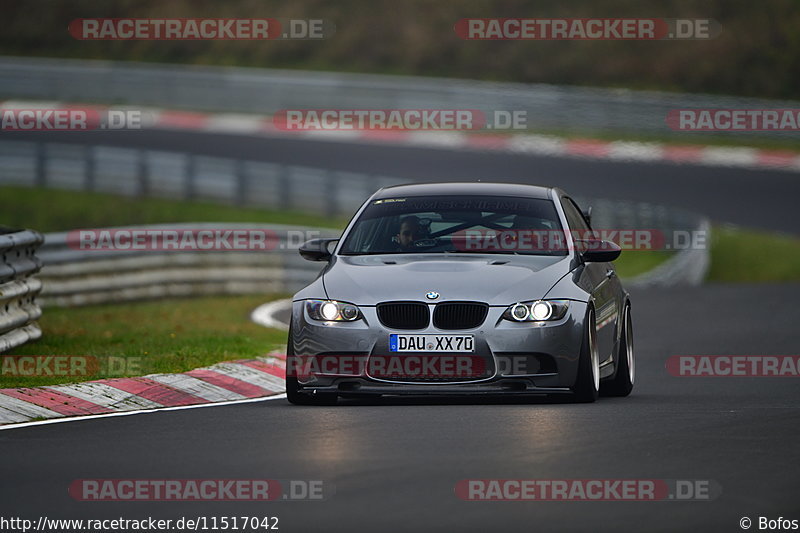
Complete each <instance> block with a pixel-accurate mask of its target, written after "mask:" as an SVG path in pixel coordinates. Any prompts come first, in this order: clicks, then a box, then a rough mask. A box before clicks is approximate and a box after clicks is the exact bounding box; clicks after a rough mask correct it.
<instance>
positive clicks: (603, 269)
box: [561, 196, 620, 362]
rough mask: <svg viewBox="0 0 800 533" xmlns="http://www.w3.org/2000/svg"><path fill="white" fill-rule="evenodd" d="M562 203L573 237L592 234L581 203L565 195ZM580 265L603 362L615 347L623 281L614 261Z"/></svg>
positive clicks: (582, 281)
mask: <svg viewBox="0 0 800 533" xmlns="http://www.w3.org/2000/svg"><path fill="white" fill-rule="evenodd" d="M561 206H562V208H563V209H564V215H565V216H566V218H567V223H568V224H569V226H570V230H571V231H572V232H573V236H574V237H577V238H581V237H588V236H589V235H590V232H591V227H590V226H589V223H588V222H587V221H586V219H585V218H584V216H583V214H582V213H581V210H580V209H579V208H578V205H577V204H576V203H575V201H574V200H572V198H569V197H568V196H563V197H562V198H561ZM580 268H582V269H583V272H582V273H581V275H580V278H581V279H580V283H581V285H582V286H583V287H584V288H585V289H586V290H587V291H588V292H589V293H590V294H591V295H592V299H593V301H594V305H595V322H596V324H597V348H598V351H599V354H600V362H603V361H605V360H606V359H608V358H609V357H610V356H611V354H612V353H613V350H614V339H615V335H614V326H615V324H616V321H617V316H618V314H619V301H618V300H619V299H618V298H617V294H618V293H619V286H620V284H619V280H618V279H617V273H616V271H615V270H614V265H612V264H611V263H584V264H583V266H581V267H580Z"/></svg>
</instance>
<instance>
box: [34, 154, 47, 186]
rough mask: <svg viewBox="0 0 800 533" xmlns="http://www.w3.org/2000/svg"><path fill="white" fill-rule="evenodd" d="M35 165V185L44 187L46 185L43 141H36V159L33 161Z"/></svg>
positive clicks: (45, 157) (45, 159)
mask: <svg viewBox="0 0 800 533" xmlns="http://www.w3.org/2000/svg"><path fill="white" fill-rule="evenodd" d="M34 165H35V167H36V175H35V176H34V178H35V180H36V186H37V187H44V186H46V185H47V147H46V146H45V144H44V143H36V159H35V162H34Z"/></svg>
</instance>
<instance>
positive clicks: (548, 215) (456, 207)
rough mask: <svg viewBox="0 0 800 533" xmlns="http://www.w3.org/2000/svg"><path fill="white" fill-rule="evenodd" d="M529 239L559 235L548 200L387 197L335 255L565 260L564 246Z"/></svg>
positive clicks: (360, 221) (363, 215)
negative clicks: (455, 254) (490, 255)
mask: <svg viewBox="0 0 800 533" xmlns="http://www.w3.org/2000/svg"><path fill="white" fill-rule="evenodd" d="M531 234H532V235H534V237H536V238H541V237H547V238H551V237H549V236H550V235H551V234H553V235H563V233H562V228H561V224H560V223H559V220H558V214H557V213H556V210H555V206H554V205H553V202H552V201H551V200H548V199H541V198H513V197H504V196H503V197H501V196H496V197H495V196H412V197H398V198H386V199H380V200H374V201H372V202H371V203H370V205H369V206H367V208H366V209H365V210H364V212H362V213H361V216H359V218H358V220H357V221H356V223H355V225H354V226H353V228H352V230H351V231H350V232H349V233H348V235H347V238H346V239H345V241H344V243H343V244H342V248H341V250H340V253H342V254H344V255H365V254H387V253H444V252H465V253H515V254H531V255H566V253H567V252H566V250H565V249H564V247H563V246H558V247H550V246H542V245H541V244H535V245H531V240H530V235H531ZM521 235H522V236H523V237H522V238H520V236H521ZM540 242H544V241H540ZM501 243H502V244H501ZM509 243H511V244H509ZM521 243H524V244H525V245H524V246H521V245H520V244H521Z"/></svg>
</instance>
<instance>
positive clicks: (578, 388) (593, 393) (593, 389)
mask: <svg viewBox="0 0 800 533" xmlns="http://www.w3.org/2000/svg"><path fill="white" fill-rule="evenodd" d="M599 391H600V354H599V353H598V351H597V325H596V324H595V321H594V309H589V312H588V313H587V314H586V326H585V327H584V332H583V344H582V345H581V354H580V358H579V359H578V376H577V377H576V378H575V385H574V386H573V387H572V392H573V394H574V398H575V401H576V402H579V403H591V402H594V401H595V400H597V396H598V395H599Z"/></svg>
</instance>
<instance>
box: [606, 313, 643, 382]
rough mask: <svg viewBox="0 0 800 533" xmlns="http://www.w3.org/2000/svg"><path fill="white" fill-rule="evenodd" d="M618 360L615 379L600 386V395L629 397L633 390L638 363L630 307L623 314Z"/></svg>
mask: <svg viewBox="0 0 800 533" xmlns="http://www.w3.org/2000/svg"><path fill="white" fill-rule="evenodd" d="M616 359H617V365H616V366H617V369H616V372H615V374H614V379H611V380H608V381H606V382H603V384H602V385H601V386H600V393H601V394H602V395H603V396H627V395H629V394H630V393H631V391H632V390H633V383H634V380H635V378H636V376H635V370H636V361H635V359H634V353H633V323H632V321H631V306H630V305H625V310H624V311H623V312H622V332H621V333H620V336H619V351H618V352H617V358H616Z"/></svg>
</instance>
